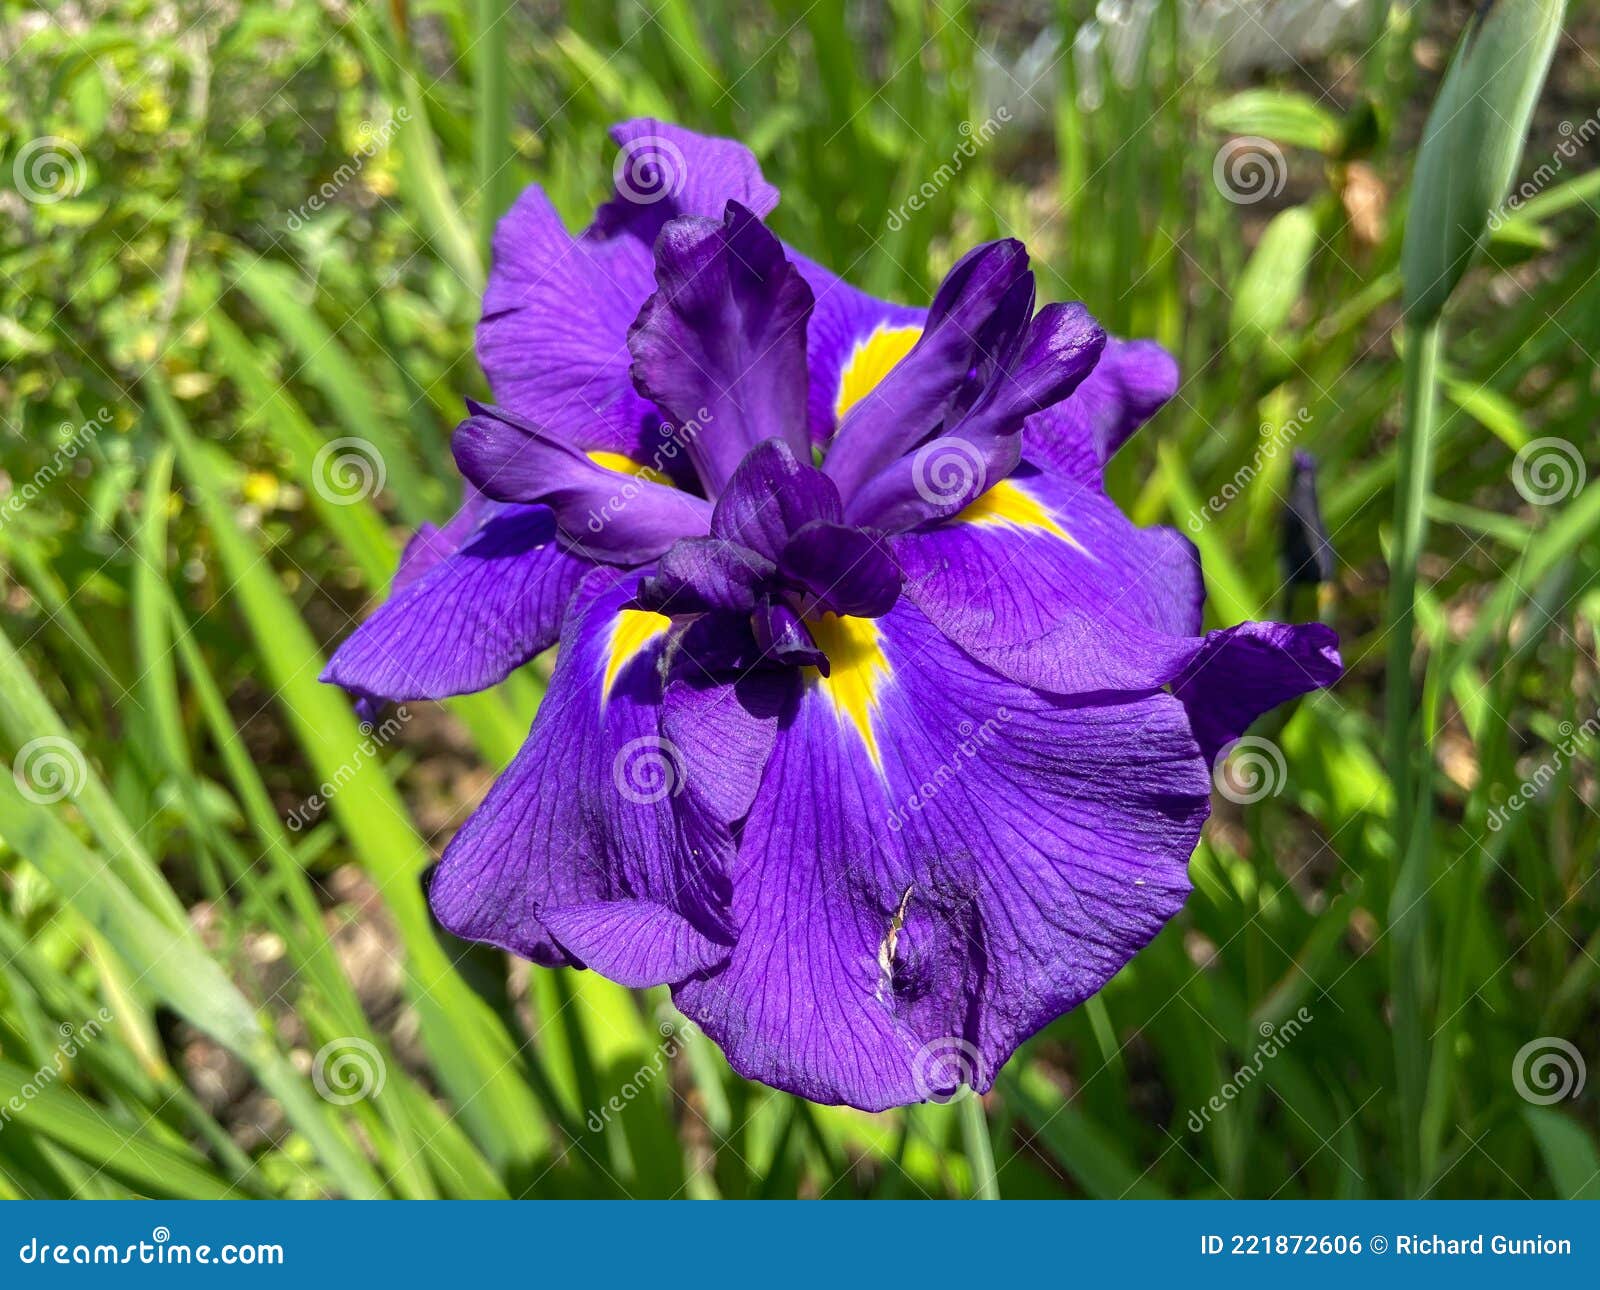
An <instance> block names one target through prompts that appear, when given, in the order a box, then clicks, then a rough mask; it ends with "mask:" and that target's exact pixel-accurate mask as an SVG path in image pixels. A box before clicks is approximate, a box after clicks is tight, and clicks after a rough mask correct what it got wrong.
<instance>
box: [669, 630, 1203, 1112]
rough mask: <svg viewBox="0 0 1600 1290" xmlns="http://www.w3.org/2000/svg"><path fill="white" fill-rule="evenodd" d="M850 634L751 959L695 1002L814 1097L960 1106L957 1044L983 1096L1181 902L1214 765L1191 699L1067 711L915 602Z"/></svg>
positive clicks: (781, 826) (794, 786) (764, 789)
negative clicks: (1011, 676)
mask: <svg viewBox="0 0 1600 1290" xmlns="http://www.w3.org/2000/svg"><path fill="white" fill-rule="evenodd" d="M834 643H835V646H836V656H835V657H834V659H833V663H834V667H833V672H832V675H831V676H830V677H829V678H827V679H826V680H823V679H821V678H816V677H810V678H805V677H797V678H795V679H794V681H793V688H792V691H791V696H790V700H789V704H788V706H787V707H786V709H785V713H784V716H783V717H782V718H781V720H780V723H779V728H778V732H777V737H776V743H775V746H774V748H773V751H772V753H771V756H770V759H769V760H768V762H767V764H766V770H765V773H764V775H763V778H762V781H761V786H760V789H759V791H758V793H757V795H756V797H755V799H754V802H753V804H752V806H751V810H750V817H749V820H748V822H747V824H746V826H745V833H744V836H745V843H744V846H743V847H742V848H741V850H740V853H739V857H738V860H737V864H736V868H735V870H734V872H733V874H732V880H733V888H734V921H735V925H736V928H737V943H736V945H735V947H734V949H733V952H732V954H731V955H730V956H729V958H728V960H727V962H726V964H725V965H723V966H721V967H719V968H717V969H715V970H713V971H712V972H709V973H707V974H705V975H703V976H701V977H698V978H696V979H695V980H692V981H689V982H686V983H684V984H683V985H680V986H679V987H677V989H676V990H675V992H674V996H675V999H676V1001H677V1003H678V1005H679V1007H681V1008H682V1009H683V1010H684V1011H685V1012H686V1013H687V1014H688V1015H689V1016H690V1017H692V1018H694V1020H695V1021H697V1022H698V1023H699V1024H700V1025H701V1026H702V1027H703V1028H704V1029H705V1030H706V1032H707V1033H708V1034H710V1035H711V1036H712V1037H713V1038H714V1039H716V1040H717V1042H718V1043H720V1044H721V1045H722V1046H723V1048H724V1050H725V1051H726V1053H727V1054H728V1059H729V1061H730V1062H731V1063H732V1064H733V1066H734V1068H735V1069H736V1070H738V1071H740V1072H741V1073H743V1074H745V1075H748V1076H751V1077H753V1078H757V1079H761V1080H764V1081H766V1082H768V1083H772V1084H776V1085H778V1086H779V1087H781V1088H787V1089H791V1090H793V1091H795V1092H798V1093H800V1094H802V1095H803V1096H805V1097H809V1098H811V1099H812V1100H814V1101H819V1102H829V1103H832V1102H847V1103H849V1104H851V1105H853V1106H858V1107H862V1108H865V1109H868V1110H876V1109H881V1108H883V1107H887V1106H894V1105H898V1104H900V1103H903V1102H907V1101H913V1100H919V1099H923V1098H928V1097H933V1096H938V1095H948V1094H949V1093H950V1092H951V1091H953V1090H952V1088H951V1087H950V1086H949V1084H948V1083H946V1082H944V1081H947V1080H948V1078H949V1066H948V1063H947V1062H945V1061H943V1060H941V1056H942V1055H947V1054H948V1053H949V1052H950V1051H951V1049H952V1048H955V1049H956V1050H958V1051H959V1052H961V1053H962V1054H964V1055H965V1060H964V1062H963V1063H962V1064H963V1065H964V1067H965V1069H964V1071H963V1072H962V1073H963V1074H964V1075H965V1077H966V1078H967V1080H968V1081H969V1082H970V1083H971V1084H973V1086H974V1087H976V1088H978V1089H985V1088H987V1087H988V1086H989V1085H990V1084H991V1083H992V1082H993V1079H994V1075H995V1072H996V1071H997V1070H998V1069H999V1067H1000V1065H1001V1064H1002V1063H1003V1062H1004V1061H1005V1059H1006V1058H1007V1057H1008V1056H1009V1055H1010V1053H1011V1051H1012V1050H1013V1049H1014V1048H1015V1047H1016V1045H1017V1044H1019V1043H1020V1042H1021V1041H1022V1040H1023V1039H1025V1038H1027V1037H1028V1036H1029V1035H1030V1034H1032V1033H1033V1032H1034V1031H1035V1030H1037V1029H1038V1028H1039V1027H1040V1026H1041V1025H1043V1024H1045V1022H1047V1021H1049V1020H1051V1019H1052V1018H1054V1017H1055V1016H1057V1015H1059V1014H1060V1013H1061V1012H1063V1011H1065V1010H1066V1009H1067V1008H1070V1007H1071V1006H1073V1005H1074V1004H1076V1003H1078V1002H1080V1001H1081V1000H1082V999H1084V998H1087V997H1088V996H1089V995H1090V994H1092V993H1093V992H1094V991H1095V990H1097V989H1099V988H1100V986H1101V985H1103V984H1104V983H1105V982H1106V981H1107V980H1108V979H1109V978H1110V977H1111V976H1112V975H1114V974H1115V973H1116V972H1117V971H1118V970H1119V969H1120V968H1121V967H1122V965H1123V964H1124V963H1125V962H1126V961H1127V960H1128V958H1129V957H1130V956H1131V955H1132V954H1133V952H1134V951H1135V950H1137V949H1138V948H1139V947H1140V946H1142V945H1143V944H1144V943H1145V942H1147V941H1148V940H1149V939H1150V938H1151V937H1152V936H1153V935H1154V934H1155V933H1156V931H1157V930H1159V928H1160V927H1161V925H1162V924H1163V923H1164V922H1165V921H1166V919H1168V918H1169V917H1171V915H1172V914H1173V913H1174V912H1175V911H1176V910H1177V908H1178V907H1179V905H1180V904H1181V903H1182V901H1183V898H1184V895H1185V894H1186V893H1187V891H1188V887H1189V884H1188V880H1187V877H1186V875H1185V866H1186V863H1187V859H1188V855H1189V852H1190V850H1191V849H1192V847H1193V845H1194V842H1195V839H1196V837H1197V836H1198V832H1199V827H1200V822H1201V820H1203V819H1204V817H1205V814H1206V810H1207V805H1208V801H1209V791H1210V779H1209V776H1208V773H1207V767H1206V765H1205V763H1204V762H1203V761H1202V759H1201V758H1200V755H1199V750H1198V749H1197V747H1196V745H1195V741H1194V738H1193V736H1192V734H1191V733H1190V732H1189V728H1188V724H1187V721H1186V719H1185V717H1184V712H1183V709H1182V706H1181V705H1180V704H1179V703H1178V702H1177V701H1176V700H1174V699H1173V698H1171V697H1170V696H1168V695H1165V694H1153V695H1148V696H1145V697H1130V698H1121V699H1113V700H1111V701H1108V702H1100V703H1096V702H1087V703H1085V702H1072V701H1067V700H1062V699H1051V698H1048V697H1046V696H1043V695H1040V694H1038V693H1036V692H1033V691H1029V690H1027V689H1026V688H1024V687H1021V686H1017V685H1015V684H1013V683H1011V682H1008V681H1006V680H1004V679H1003V678H1000V677H997V676H995V675H994V674H993V673H991V672H987V671H986V670H984V669H982V668H976V667H974V666H973V664H972V662H971V660H970V659H968V658H967V657H965V656H964V655H963V654H962V653H961V652H960V651H959V650H957V649H955V648H954V647H953V646H952V645H951V644H950V642H949V641H948V640H946V639H945V638H944V637H943V636H942V635H941V634H940V633H939V632H938V631H937V630H936V629H934V628H933V626H932V625H931V624H930V623H928V622H927V620H926V619H924V618H923V617H922V616H921V615H920V614H919V613H918V612H917V611H916V610H915V609H914V608H912V607H911V606H909V605H908V604H906V603H905V602H902V603H901V605H900V606H897V607H896V608H895V609H894V610H892V611H891V612H890V613H889V615H887V616H886V617H885V618H882V619H880V620H878V622H877V624H876V625H874V626H870V627H866V628H863V627H862V626H861V625H859V624H848V623H846V624H841V625H840V626H839V628H838V630H837V633H836V635H835V637H834ZM823 785H825V786H826V788H825V790H823V791H819V786H823Z"/></svg>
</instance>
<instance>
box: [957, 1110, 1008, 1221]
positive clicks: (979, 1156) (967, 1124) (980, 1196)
mask: <svg viewBox="0 0 1600 1290" xmlns="http://www.w3.org/2000/svg"><path fill="white" fill-rule="evenodd" d="M961 1139H962V1142H963V1144H964V1145H965V1147H966V1152H967V1164H968V1165H969V1166H970V1167H971V1169H972V1195H973V1198H974V1199H976V1200H999V1199H1000V1181H999V1179H998V1178H997V1177H996V1176H995V1172H994V1147H993V1146H992V1145H991V1144H990V1142H989V1121H988V1118H987V1117H986V1116H985V1115H984V1113H983V1099H982V1098H981V1097H979V1096H978V1095H977V1094H976V1093H974V1092H972V1091H971V1090H964V1091H963V1093H962V1096H961Z"/></svg>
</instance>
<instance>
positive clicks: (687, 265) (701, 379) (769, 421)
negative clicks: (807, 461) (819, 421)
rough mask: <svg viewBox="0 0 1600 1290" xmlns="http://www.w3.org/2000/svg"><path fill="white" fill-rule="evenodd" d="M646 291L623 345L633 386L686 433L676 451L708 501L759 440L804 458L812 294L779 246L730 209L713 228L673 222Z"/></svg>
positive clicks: (744, 213)
mask: <svg viewBox="0 0 1600 1290" xmlns="http://www.w3.org/2000/svg"><path fill="white" fill-rule="evenodd" d="M656 281H657V283H658V284H659V287H660V289H659V290H658V291H657V292H656V294H655V295H653V296H651V297H650V299H649V300H648V301H647V302H646V303H645V305H644V308H643V309H642V310H641V311H640V313H639V318H638V321H637V322H636V323H635V324H634V326H633V328H632V330H631V331H630V332H629V333H628V346H629V348H630V350H631V351H632V353H633V358H634V365H633V378H634V383H635V384H636V385H637V387H638V388H639V390H640V392H641V393H644V394H645V395H647V396H648V397H649V398H650V399H652V400H653V401H654V402H655V404H656V406H657V407H659V408H660V409H661V410H662V412H663V413H665V414H666V416H667V418H668V419H669V420H670V421H673V422H675V423H677V424H678V425H679V426H685V425H689V424H691V423H692V424H693V425H694V426H695V433H694V434H693V435H692V436H690V435H685V436H684V437H685V443H686V446H687V450H688V453H689V457H690V460H692V461H693V462H694V465H695V470H696V471H697V472H698V473H699V476H700V479H701V481H702V482H703V483H704V484H705V487H706V491H707V492H708V493H709V494H711V495H712V496H715V495H716V494H717V493H719V492H721V490H722V488H723V487H724V486H725V485H726V484H727V482H728V478H729V477H730V476H731V475H732V474H733V472H734V470H735V468H736V467H737V466H738V465H739V463H740V461H741V460H743V458H744V456H745V454H746V453H747V452H748V451H749V450H750V449H751V448H753V447H755V446H756V444H758V443H761V442H762V441H763V440H766V439H777V440H779V441H780V442H783V443H785V444H787V445H788V446H789V448H790V449H791V450H793V451H794V452H796V453H797V454H809V452H810V440H809V438H808V436H807V433H806V423H805V418H806V319H807V318H808V317H809V315H810V313H811V288H810V287H808V286H806V284H805V280H804V279H803V278H802V277H801V276H800V272H799V270H797V269H796V268H795V267H794V265H793V264H791V263H790V262H789V261H788V259H786V258H785V256H784V252H783V245H782V244H781V243H780V242H779V241H778V239H777V238H775V237H774V236H773V235H772V234H771V233H769V232H768V231H767V230H766V228H764V227H763V226H762V224H761V222H760V221H759V220H758V219H757V218H756V216H755V215H754V214H752V213H751V212H750V211H749V210H747V209H746V208H745V207H743V206H740V205H739V204H738V203H737V202H729V203H728V210H727V214H726V217H725V218H724V220H723V222H722V223H720V224H719V223H716V222H713V221H711V220H706V219H697V218H684V219H679V220H674V221H673V222H671V223H670V224H668V225H667V226H666V227H665V228H664V229H663V230H662V233H661V237H660V239H659V241H658V242H657V243H656Z"/></svg>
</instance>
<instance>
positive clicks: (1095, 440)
mask: <svg viewBox="0 0 1600 1290" xmlns="http://www.w3.org/2000/svg"><path fill="white" fill-rule="evenodd" d="M1177 390H1178V364H1177V362H1176V361H1175V360H1174V359H1173V357H1172V355H1171V354H1169V353H1167V351H1166V350H1164V349H1162V348H1161V346H1160V345H1158V344H1156V343H1155V341H1153V340H1118V339H1116V338H1115V337H1112V338H1111V339H1110V340H1108V341H1107V342H1106V347H1105V351H1104V353H1102V354H1101V356H1100V361H1099V363H1098V364H1096V366H1095V368H1094V370H1093V371H1092V372H1090V373H1089V375H1088V377H1087V378H1086V379H1085V380H1084V382H1083V384H1081V385H1079V386H1078V388H1077V389H1076V390H1074V391H1073V393H1072V394H1071V395H1070V396H1069V397H1068V398H1067V399H1065V400H1064V401H1062V402H1060V403H1058V404H1056V405H1055V406H1054V407H1047V408H1045V409H1044V410H1043V411H1040V412H1035V413H1034V414H1033V415H1032V416H1031V417H1029V418H1028V421H1027V423H1026V425H1025V426H1024V428H1023V432H1022V438H1023V455H1024V456H1025V457H1026V458H1027V459H1028V460H1029V461H1030V462H1032V463H1033V464H1034V465H1037V466H1042V467H1044V468H1045V469H1047V470H1052V471H1055V472H1056V473H1057V474H1060V475H1064V476H1066V477H1067V478H1068V479H1073V480H1076V481H1078V482H1079V483H1082V484H1088V485H1089V486H1090V487H1092V488H1099V487H1100V475H1101V471H1102V469H1103V468H1104V466H1105V464H1106V463H1107V462H1108V461H1110V460H1111V457H1112V455H1113V454H1114V453H1115V452H1116V451H1117V449H1118V448H1120V447H1122V445H1123V444H1124V443H1125V442H1126V441H1127V439H1128V437H1129V436H1130V435H1131V434H1133V432H1134V431H1135V430H1137V429H1138V428H1139V427H1140V426H1142V425H1143V424H1144V423H1145V422H1146V421H1148V420H1149V419H1150V418H1151V417H1153V416H1154V415H1155V414H1156V413H1157V412H1158V411H1160V409H1161V407H1162V406H1163V405H1164V404H1165V403H1166V402H1167V400H1168V399H1170V398H1171V397H1172V396H1173V395H1174V394H1176V393H1177Z"/></svg>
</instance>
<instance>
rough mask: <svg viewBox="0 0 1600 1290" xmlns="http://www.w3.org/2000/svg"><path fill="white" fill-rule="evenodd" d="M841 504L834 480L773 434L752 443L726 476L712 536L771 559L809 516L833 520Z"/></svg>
mask: <svg viewBox="0 0 1600 1290" xmlns="http://www.w3.org/2000/svg"><path fill="white" fill-rule="evenodd" d="M842 519H844V506H843V504H842V503H841V502H840V501H839V490H838V488H836V487H835V486H834V482H833V480H831V479H829V478H828V477H827V476H826V475H825V474H823V473H822V472H821V471H820V470H818V469H817V468H816V467H815V466H813V465H811V464H810V463H809V462H806V461H802V460H801V459H800V458H798V457H796V456H795V454H794V452H793V450H792V449H791V448H790V447H789V446H788V445H787V444H786V443H783V442H782V441H780V440H777V439H770V440H768V441H767V442H766V443H761V444H757V445H756V446H755V447H754V448H752V449H751V450H750V452H749V454H748V455H747V456H746V457H745V459H744V460H743V461H741V462H740V463H739V468H738V469H737V470H735V471H734V472H733V475H732V477H731V478H730V479H729V480H728V486H727V488H726V489H724V490H723V493H722V496H721V497H719V498H717V506H716V510H715V511H713V512H712V515H711V533H712V536H713V537H717V538H720V539H722V540H723V541H725V542H737V543H739V544H740V545H742V546H747V547H749V548H750V549H751V550H752V551H759V552H760V553H761V554H762V555H764V556H766V557H767V559H769V560H776V559H777V558H778V557H779V555H781V554H782V552H783V548H784V547H785V546H786V545H787V544H788V542H789V539H790V538H792V537H793V536H794V535H795V534H796V533H797V532H798V531H799V530H800V529H801V528H803V527H804V526H805V525H807V524H810V523H811V522H812V521H814V520H830V521H832V522H834V523H838V522H839V521H840V520H842Z"/></svg>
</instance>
